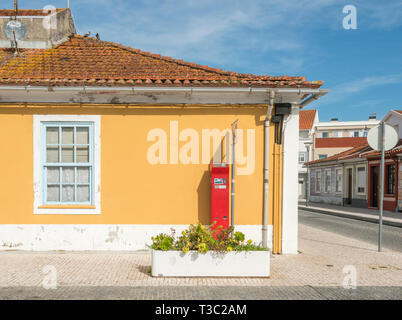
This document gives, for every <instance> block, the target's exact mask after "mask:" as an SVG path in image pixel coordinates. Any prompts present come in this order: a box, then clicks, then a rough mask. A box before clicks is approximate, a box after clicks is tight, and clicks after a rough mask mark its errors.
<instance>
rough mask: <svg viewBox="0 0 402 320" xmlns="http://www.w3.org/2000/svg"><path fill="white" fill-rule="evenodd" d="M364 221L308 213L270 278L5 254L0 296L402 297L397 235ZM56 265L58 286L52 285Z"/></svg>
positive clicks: (105, 259)
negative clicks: (168, 274)
mask: <svg viewBox="0 0 402 320" xmlns="http://www.w3.org/2000/svg"><path fill="white" fill-rule="evenodd" d="M327 218H328V217H325V219H327ZM331 218H332V217H331ZM334 219H339V218H336V217H334ZM357 223H359V222H357ZM325 224H329V225H331V226H332V227H326V226H325ZM348 224H350V225H349V226H348V227H349V231H347V230H348V229H347V226H346V225H348ZM323 225H324V226H323ZM325 228H326V230H324V229H325ZM350 228H352V229H350ZM360 228H361V227H359V226H355V225H354V222H352V221H343V220H333V221H329V222H325V221H323V220H322V218H321V216H318V217H315V216H310V214H309V213H308V214H307V213H303V212H302V213H301V215H300V225H299V239H300V254H299V255H286V256H273V258H272V261H271V262H272V274H271V278H241V279H237V278H218V279H213V278H152V277H151V276H150V275H149V271H150V267H151V256H150V254H149V252H135V253H119V252H110V253H107V252H102V253H99V252H86V253H63V252H59V253H24V252H7V253H1V254H0V299H140V300H141V299H147V300H148V299H153V300H171V299H189V300H193V299H200V300H204V299H205V300H219V299H222V300H227V299H230V300H232V299H239V300H248V299H251V300H261V299H263V300H267V299H280V300H286V299H397V300H402V253H401V252H400V251H399V252H398V251H396V250H392V249H390V247H391V246H393V244H392V243H393V242H394V240H395V239H394V240H390V242H389V244H387V246H386V247H385V248H384V252H381V253H378V252H377V251H376V249H377V247H376V243H375V244H374V243H372V241H371V240H370V239H371V238H367V239H369V240H370V241H365V240H364V239H363V240H362V239H361V238H362V236H359V237H357V236H356V235H355V233H356V231H355V230H359V232H358V234H363V233H364V232H366V231H365V230H368V231H367V233H369V232H371V231H370V230H371V229H370V227H369V226H365V227H363V229H360ZM365 228H367V229H365ZM329 229H330V230H329ZM345 230H346V231H345ZM390 230H392V229H390ZM334 231H336V232H337V233H335V232H334ZM387 231H388V229H387ZM397 231H398V230H396V232H397ZM391 233H392V234H394V233H393V232H391ZM393 236H394V235H393ZM392 239H393V238H392ZM397 239H400V238H398V237H397ZM396 248H397V249H398V248H399V247H396ZM345 267H346V268H347V270H350V268H353V269H354V270H355V271H356V285H357V288H356V289H344V288H343V283H344V280H345V277H347V276H348V274H347V270H346V271H345ZM51 270H54V271H55V282H54V283H55V284H56V285H57V288H56V289H49V290H46V289H44V288H43V282H44V280H45V284H49V282H48V281H46V280H49V276H50V275H51V274H52V272H50V271H51ZM49 272H50V273H49ZM50 283H51V282H50Z"/></svg>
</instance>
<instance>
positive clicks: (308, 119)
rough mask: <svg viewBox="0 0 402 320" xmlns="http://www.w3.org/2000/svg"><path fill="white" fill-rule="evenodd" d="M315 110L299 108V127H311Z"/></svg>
mask: <svg viewBox="0 0 402 320" xmlns="http://www.w3.org/2000/svg"><path fill="white" fill-rule="evenodd" d="M316 114H317V110H301V111H300V115H299V129H300V130H310V129H311V128H312V127H313V124H314V119H315V115H316Z"/></svg>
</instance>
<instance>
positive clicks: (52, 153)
mask: <svg viewBox="0 0 402 320" xmlns="http://www.w3.org/2000/svg"><path fill="white" fill-rule="evenodd" d="M46 161H47V162H48V163H57V162H59V148H58V147H47V152H46Z"/></svg>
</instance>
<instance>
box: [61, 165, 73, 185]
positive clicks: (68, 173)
mask: <svg viewBox="0 0 402 320" xmlns="http://www.w3.org/2000/svg"><path fill="white" fill-rule="evenodd" d="M74 182H75V169H74V168H63V183H64V184H67V183H74Z"/></svg>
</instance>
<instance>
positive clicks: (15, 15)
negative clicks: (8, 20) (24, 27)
mask: <svg viewBox="0 0 402 320" xmlns="http://www.w3.org/2000/svg"><path fill="white" fill-rule="evenodd" d="M17 15H18V0H14V20H17Z"/></svg>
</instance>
